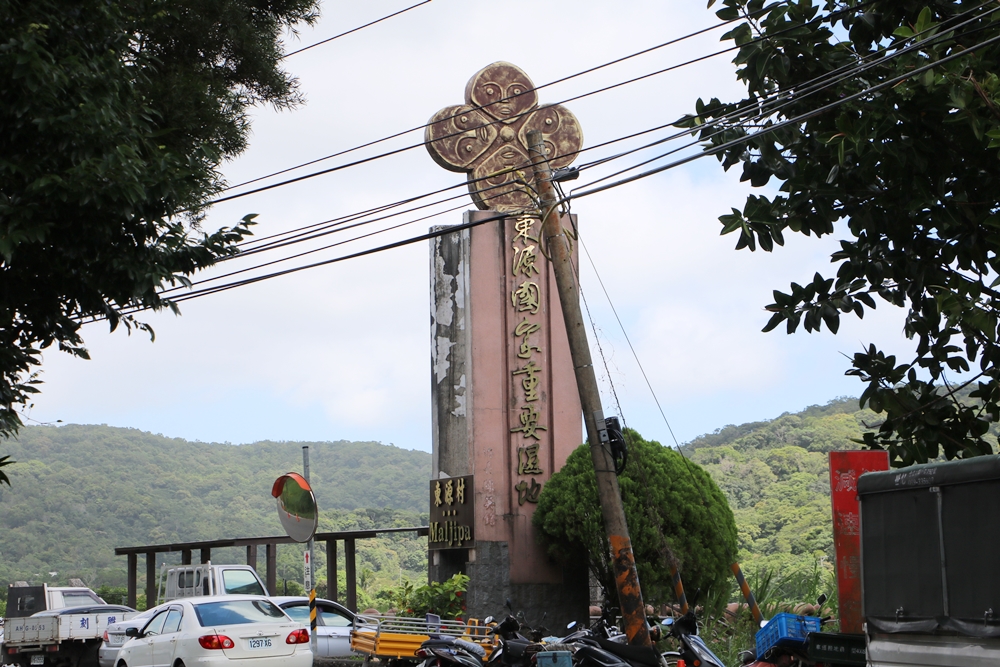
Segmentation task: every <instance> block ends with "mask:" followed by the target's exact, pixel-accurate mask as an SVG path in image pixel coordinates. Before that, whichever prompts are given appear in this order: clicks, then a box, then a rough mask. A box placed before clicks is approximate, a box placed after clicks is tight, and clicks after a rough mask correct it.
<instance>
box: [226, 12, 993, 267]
mask: <svg viewBox="0 0 1000 667" xmlns="http://www.w3.org/2000/svg"><path fill="white" fill-rule="evenodd" d="M985 4H986V3H984V5H985ZM984 5H981V6H984ZM981 6H980V7H981ZM970 11H972V10H970ZM967 13H968V12H967ZM883 52H884V49H883V50H880V51H879V52H876V53H875V54H871V55H869V56H866V57H865V58H862V59H861V61H862V63H861V64H860V65H859V64H854V65H853V66H844V67H842V68H838V69H837V70H834V71H833V72H832V74H834V75H837V76H836V77H835V78H831V77H829V76H820V77H816V78H814V79H812V80H810V81H808V82H805V83H804V84H797V85H796V86H795V87H794V90H788V89H782V90H776V91H774V92H773V93H772V95H771V99H762V100H760V101H759V102H758V104H757V105H756V106H755V107H753V108H754V109H756V110H757V111H756V113H755V114H754V115H753V116H752V117H751V119H752V118H763V117H766V116H767V115H769V114H773V113H774V112H776V111H777V110H780V109H781V108H782V107H784V106H787V105H789V104H792V103H797V102H800V101H801V100H802V99H804V98H805V97H808V96H809V95H811V94H814V93H815V92H818V91H820V90H822V89H825V88H827V87H829V86H832V85H836V84H837V83H839V82H840V81H842V80H843V79H844V78H846V77H847V76H853V75H855V74H857V73H859V72H862V71H864V70H865V69H867V68H869V67H873V66H875V65H881V64H884V62H885V59H880V60H875V58H877V57H879V56H880V55H882V53H883ZM903 52H905V50H904V51H901V52H900V53H899V54H895V55H901V54H902V53H903ZM865 60H870V61H872V62H870V63H868V64H867V65H865V64H864V61H865ZM782 98H784V99H785V102H784V103H782V104H779V105H776V106H768V105H769V104H770V103H771V102H772V101H774V100H781V99H782ZM745 115H746V112H745V110H744V109H737V110H735V111H734V112H732V113H730V114H726V115H724V116H722V117H720V118H718V119H715V120H713V121H711V122H709V123H706V124H703V125H702V126H700V127H699V130H700V131H701V132H702V133H704V130H705V129H707V128H710V127H712V126H713V125H716V124H720V123H722V122H725V121H731V120H733V119H735V118H738V117H740V116H745ZM674 124H675V123H667V124H663V125H659V126H657V127H654V128H651V129H648V130H643V131H641V132H636V133H632V134H630V135H626V136H625V137H620V138H618V139H612V140H610V141H606V142H603V143H601V144H597V145H595V146H591V147H588V148H586V149H581V150H579V151H574V153H572V154H575V153H582V152H584V151H587V150H592V149H595V148H599V147H602V146H606V145H609V144H611V143H615V142H617V141H622V140H624V139H628V138H632V137H635V136H638V135H640V134H645V133H648V132H651V131H655V130H658V129H662V128H664V127H669V126H671V125H674ZM690 133H691V131H690V130H688V129H685V130H683V131H681V132H678V133H676V134H673V135H670V136H668V137H664V138H661V139H658V140H656V141H654V142H651V143H647V144H644V145H642V146H639V147H636V148H633V149H630V150H628V151H624V152H621V153H618V154H616V155H613V156H609V157H605V158H601V159H599V160H595V161H593V162H590V163H587V164H584V165H581V166H580V167H578V169H579V170H581V171H582V170H585V169H588V168H591V167H594V166H597V165H599V164H603V163H606V162H608V161H611V160H615V159H619V158H621V157H624V156H626V155H629V154H632V153H635V152H637V151H640V150H645V149H647V148H650V147H652V146H655V145H658V144H662V143H665V142H667V141H670V140H673V139H676V138H680V137H683V136H687V135H689V134H690ZM709 136H712V135H709ZM702 141H704V136H703V137H702V138H701V139H697V140H694V141H692V142H690V143H689V144H687V145H685V146H682V147H681V148H678V149H673V150H671V151H669V152H668V153H665V154H662V155H659V156H656V157H653V158H650V159H649V160H645V161H643V162H640V163H638V164H636V165H632V166H630V167H628V168H626V169H624V170H621V171H618V172H615V173H613V174H611V175H608V176H605V177H603V178H601V179H597V180H596V181H592V182H591V183H590V184H589V185H594V184H596V183H599V182H601V181H603V180H606V179H608V178H612V177H614V176H616V175H620V174H621V173H625V172H627V171H629V170H632V169H635V168H638V167H639V166H642V165H644V164H647V163H649V162H653V161H656V160H658V159H662V157H664V156H665V155H669V154H672V153H676V152H678V151H679V150H683V149H684V148H688V147H691V146H694V145H697V144H698V143H700V142H702ZM491 176H492V175H491ZM476 180H479V179H470V180H469V181H468V182H467V183H474V182H475V181H476ZM461 185H462V184H456V185H454V186H450V187H448V188H442V189H439V190H436V191H433V192H432V193H429V194H428V195H421V196H418V197H412V198H408V199H406V200H401V202H404V203H408V202H411V201H415V200H417V199H420V198H422V197H426V196H429V195H430V194H437V193H440V192H444V191H446V190H449V189H452V188H456V187H461ZM460 196H462V195H459V197H460ZM454 198H456V197H450V198H448V199H454ZM448 199H445V200H441V201H447V200H448ZM397 204H398V202H397V203H396V204H392V205H387V206H386V207H379V208H376V209H370V210H369V212H371V211H375V212H380V211H383V210H386V208H388V207H389V206H396V205H397ZM432 205H434V203H432V204H428V205H425V206H421V207H415V208H413V209H407V210H406V211H403V212H410V211H413V210H416V209H418V208H426V207H428V206H432ZM369 212H363V214H365V215H367V214H368V213H369ZM403 212H400V213H396V214H393V215H399V214H402V213H403ZM361 215H362V214H358V216H361ZM385 217H391V216H383V218H375V219H374V220H371V221H369V222H374V221H377V220H380V219H384V218H385ZM347 218H348V220H353V219H357V218H356V217H355V216H354V215H353V214H352V215H351V216H347ZM328 223H332V224H330V226H331V227H332V226H337V227H339V229H350V228H353V227H355V226H358V225H360V224H366V223H357V224H355V225H347V226H343V223H342V222H341V221H340V220H337V219H334V220H330V221H325V222H323V223H316V224H314V225H310V226H307V227H304V228H300V229H299V230H292V231H288V232H282V233H280V234H279V235H276V236H286V237H287V238H286V239H284V240H283V241H274V242H273V243H270V244H266V245H264V246H258V247H255V248H253V249H252V250H248V251H245V252H244V253H241V254H240V255H235V256H233V258H237V257H244V256H246V255H247V254H251V253H253V252H257V251H262V250H266V249H271V248H277V247H283V246H285V245H290V244H291V243H295V242H300V241H304V240H311V239H314V238H318V237H319V236H323V235H325V234H327V233H330V232H329V231H324V232H315V230H316V229H317V228H322V226H323V225H327V224H328ZM394 228H395V227H394ZM307 229H312V230H313V231H314V232H315V233H313V234H311V235H303V234H296V233H295V232H298V231H301V230H307ZM339 229H338V231H339ZM265 238H267V237H265ZM261 240H263V239H251V240H249V241H248V242H247V243H254V242H260V241H261ZM337 245H339V244H337Z"/></svg>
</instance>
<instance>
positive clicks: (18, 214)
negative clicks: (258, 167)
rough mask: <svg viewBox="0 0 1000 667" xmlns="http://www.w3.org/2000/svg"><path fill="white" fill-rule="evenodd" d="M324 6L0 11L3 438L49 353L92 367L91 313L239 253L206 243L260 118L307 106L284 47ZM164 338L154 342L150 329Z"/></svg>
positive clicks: (260, 3)
mask: <svg viewBox="0 0 1000 667" xmlns="http://www.w3.org/2000/svg"><path fill="white" fill-rule="evenodd" d="M316 6H317V0H207V1H206V0H113V1H106V0H31V1H30V2H29V1H25V0H0V16H2V17H3V20H2V21H0V272H2V281H3V287H4V289H3V290H0V434H9V433H13V432H16V430H17V429H18V427H19V426H20V425H21V422H20V419H19V417H18V413H17V410H16V409H17V406H18V405H21V404H24V403H25V402H26V401H28V400H29V399H30V394H32V393H36V392H37V387H36V385H37V384H38V380H37V378H36V376H35V375H33V374H32V372H31V371H32V368H33V367H35V366H37V365H38V363H39V354H40V350H42V349H44V348H47V347H49V346H50V345H52V344H53V343H55V344H57V345H58V347H59V348H60V349H61V350H64V351H66V352H69V353H72V354H75V355H77V356H79V357H84V358H86V357H87V351H86V349H85V348H84V346H83V340H82V338H81V336H80V333H79V328H80V323H81V320H82V319H83V318H89V317H103V318H107V320H108V322H109V323H110V326H111V329H112V330H113V329H115V328H116V327H117V326H118V325H119V324H120V323H124V324H125V325H126V326H127V327H128V328H129V329H132V328H134V327H138V328H140V329H144V330H149V329H148V327H147V326H145V325H144V324H142V323H140V322H137V321H136V320H134V319H132V317H131V316H129V315H128V312H129V310H130V309H133V308H153V309H160V308H163V307H172V308H174V310H176V307H174V306H173V305H172V304H170V303H169V302H168V301H167V300H164V299H161V297H160V296H158V294H157V290H158V289H160V288H162V287H163V286H165V285H166V284H171V285H173V284H177V283H185V282H186V281H187V276H188V275H190V274H191V273H193V272H195V271H197V270H198V269H200V268H203V267H205V266H209V265H211V264H212V263H214V262H215V261H216V260H217V259H219V258H221V257H225V256H228V255H231V254H233V253H234V252H236V250H235V245H234V244H235V243H236V242H237V241H239V240H240V239H241V238H243V237H244V236H245V235H246V234H248V233H249V229H248V227H249V225H250V224H252V222H251V220H252V217H253V216H247V217H245V218H244V219H243V220H242V221H241V222H239V223H238V224H236V225H235V226H233V227H230V228H223V229H220V230H218V231H216V232H212V233H207V232H203V231H202V230H201V228H200V226H199V221H200V220H201V215H200V210H201V209H202V208H203V206H204V204H205V203H206V202H207V201H208V200H209V198H210V197H211V196H212V195H213V194H214V193H216V192H218V190H219V189H220V188H221V187H222V178H221V175H220V173H219V171H218V167H219V165H220V163H221V162H222V161H223V160H225V159H227V158H231V157H233V156H235V155H236V154H238V153H240V152H241V151H242V150H243V149H244V148H245V147H246V141H247V136H248V134H249V129H250V122H249V115H248V109H249V107H251V106H252V105H257V104H262V103H267V104H271V105H274V106H276V107H278V108H286V107H291V106H293V105H295V104H296V103H297V102H299V101H300V97H299V95H298V93H297V91H296V86H295V80H294V79H293V78H291V77H290V76H289V75H288V74H287V73H286V72H284V71H282V70H281V69H280V67H279V64H280V61H281V35H282V32H283V31H284V30H286V29H289V28H292V27H293V26H295V25H297V24H301V23H310V22H312V21H313V20H315V18H316V16H317V15H316ZM150 333H152V332H151V331H150Z"/></svg>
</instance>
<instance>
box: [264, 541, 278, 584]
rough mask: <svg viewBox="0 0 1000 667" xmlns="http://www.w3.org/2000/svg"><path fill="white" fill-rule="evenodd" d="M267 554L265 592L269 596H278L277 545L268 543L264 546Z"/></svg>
mask: <svg viewBox="0 0 1000 667" xmlns="http://www.w3.org/2000/svg"><path fill="white" fill-rule="evenodd" d="M266 554H267V592H268V594H269V595H277V594H278V545H277V544H275V543H274V542H268V543H267V546H266Z"/></svg>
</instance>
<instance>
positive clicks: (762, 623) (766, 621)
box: [760, 618, 770, 628]
mask: <svg viewBox="0 0 1000 667" xmlns="http://www.w3.org/2000/svg"><path fill="white" fill-rule="evenodd" d="M768 623H770V621H769V620H767V619H766V618H762V619H760V627H762V628H763V627H764V626H766V625H767V624H768Z"/></svg>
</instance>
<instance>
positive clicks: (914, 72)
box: [171, 10, 1000, 302]
mask: <svg viewBox="0 0 1000 667" xmlns="http://www.w3.org/2000/svg"><path fill="white" fill-rule="evenodd" d="M991 11H996V10H991ZM998 40H1000V36H998V37H994V38H991V39H989V40H986V41H984V42H981V43H979V44H975V45H973V46H970V47H968V48H966V49H965V50H964V51H961V52H957V53H955V54H952V55H950V56H947V57H945V58H941V59H939V60H936V61H934V62H932V63H929V64H928V65H926V66H923V67H920V68H917V69H915V70H912V71H910V72H907V73H906V74H903V75H900V76H897V77H894V78H893V79H890V80H888V81H886V82H883V83H881V84H877V85H875V86H870V87H867V88H865V89H864V90H862V91H859V92H857V93H855V94H853V95H850V96H847V97H844V98H841V99H839V100H837V101H835V102H833V103H830V104H827V105H824V106H823V107H821V108H820V109H819V110H812V111H809V112H807V113H805V114H801V115H800V116H797V117H795V118H792V119H788V120H787V121H784V122H782V123H779V124H776V125H772V126H768V127H766V128H763V129H761V130H759V131H758V132H755V133H753V134H749V135H746V136H743V137H740V138H738V139H736V140H733V141H731V142H727V143H726V144H722V145H720V146H717V147H713V148H711V149H706V150H705V151H704V152H703V153H700V154H698V155H695V156H692V157H689V158H685V159H684V160H680V161H676V162H675V163H671V164H669V165H665V166H662V167H658V168H657V169H655V170H649V171H647V172H643V173H642V174H639V175H636V176H633V177H630V178H628V179H623V180H622V181H620V182H616V183H613V184H609V185H607V186H602V187H600V188H592V189H590V190H585V191H584V192H582V193H579V194H573V193H571V194H570V195H569V196H568V197H563V200H564V201H565V202H570V201H572V200H573V199H577V198H580V197H582V196H587V195H590V194H595V193H596V192H600V191H604V190H607V189H609V188H611V187H617V186H618V185H623V184H625V183H629V182H632V181H634V180H638V179H639V178H644V177H646V176H649V175H652V174H654V173H659V172H662V171H664V170H666V169H669V168H672V167H675V166H679V165H680V164H686V163H687V162H690V161H691V160H693V159H697V158H698V157H705V156H707V155H712V154H714V153H716V152H719V151H721V150H724V149H725V148H726V147H731V146H734V145H738V144H740V143H747V142H750V141H752V140H753V139H754V137H756V136H758V135H760V134H766V133H769V132H773V131H776V130H777V129H780V128H781V127H783V126H786V125H787V124H789V123H794V122H797V121H799V120H801V119H804V118H808V117H812V116H814V115H816V114H817V113H821V112H822V111H825V110H829V109H831V108H834V107H836V106H839V105H842V104H846V103H848V102H851V101H853V100H855V99H858V98H859V97H861V96H863V95H865V94H868V93H871V92H875V91H877V90H881V89H883V88H885V87H887V86H889V85H895V84H896V83H898V82H900V81H902V80H905V79H906V78H911V77H913V76H916V75H917V74H921V73H923V72H924V71H926V70H927V69H930V68H932V67H934V66H936V65H940V64H943V63H945V62H948V61H950V60H952V59H954V58H957V57H960V56H962V55H966V54H968V53H970V52H972V51H974V50H977V49H979V48H982V47H983V46H986V45H989V44H992V43H995V42H996V41H998ZM890 57H896V56H895V55H893V56H890ZM882 62H884V61H882ZM772 111H773V110H772ZM505 215H511V214H505ZM428 217H432V216H428ZM491 219H495V218H491ZM483 222H484V221H478V222H476V223H474V224H470V225H468V226H475V224H482V223H483ZM400 226H401V225H400ZM464 228H467V226H466V225H462V226H457V227H450V228H448V229H449V230H451V231H458V230H459V229H464ZM442 233H448V232H447V231H445V232H442ZM366 236H370V235H366ZM427 238H433V236H430V237H428V236H427V235H421V236H419V237H414V239H411V240H406V241H401V242H397V243H393V244H388V245H386V246H380V247H378V248H374V249H371V250H370V251H362V252H361V253H355V254H352V255H347V256H343V257H339V258H333V259H331V260H326V261H323V262H318V263H314V264H310V265H306V266H303V267H295V268H293V269H288V270H284V271H280V272H276V273H272V274H266V275H264V276H258V277H255V278H253V279H249V280H244V281H240V282H239V283H234V284H226V285H222V286H218V287H215V288H206V289H205V290H202V291H199V292H195V293H191V294H186V295H183V296H182V297H177V298H175V299H171V301H175V302H179V301H181V300H188V299H189V298H195V297H197V296H202V295H204V294H208V293H216V292H218V291H223V290H224V289H230V288H232V287H236V286H240V285H242V284H249V283H251V282H259V281H260V280H266V279H269V278H271V277H276V276H279V275H286V274H287V273H292V272H295V271H299V270H304V269H306V268H314V267H315V266H322V265H325V264H328V263H333V262H337V261H344V260H345V259H350V258H353V257H357V256H363V255H367V254H371V253H372V252H380V251H382V250H386V249H390V248H395V247H399V246H400V245H407V244H408V243H414V242H419V241H422V240H426V239H427ZM338 245H339V244H338ZM256 268H260V267H256Z"/></svg>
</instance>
